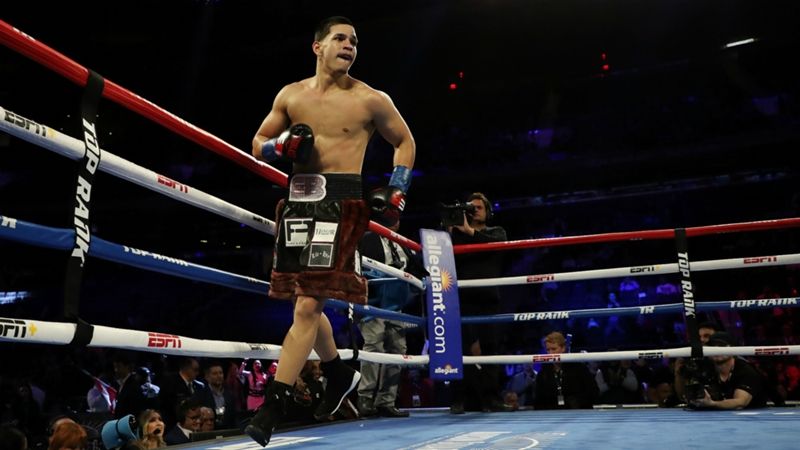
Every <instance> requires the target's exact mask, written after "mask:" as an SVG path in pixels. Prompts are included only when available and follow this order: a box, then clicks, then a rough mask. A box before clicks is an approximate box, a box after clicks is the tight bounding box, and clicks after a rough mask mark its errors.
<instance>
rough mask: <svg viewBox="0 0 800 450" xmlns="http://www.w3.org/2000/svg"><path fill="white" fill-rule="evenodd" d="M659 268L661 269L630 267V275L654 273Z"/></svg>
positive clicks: (654, 267) (656, 267)
mask: <svg viewBox="0 0 800 450" xmlns="http://www.w3.org/2000/svg"><path fill="white" fill-rule="evenodd" d="M660 268H661V266H645V267H631V273H648V272H655V271H657V270H658V269H660Z"/></svg>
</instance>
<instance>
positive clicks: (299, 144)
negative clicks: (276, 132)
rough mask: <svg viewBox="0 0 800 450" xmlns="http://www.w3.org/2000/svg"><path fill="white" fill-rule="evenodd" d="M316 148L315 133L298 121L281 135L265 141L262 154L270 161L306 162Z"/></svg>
mask: <svg viewBox="0 0 800 450" xmlns="http://www.w3.org/2000/svg"><path fill="white" fill-rule="evenodd" d="M313 149H314V133H313V132H312V131H311V127H309V126H308V125H306V124H303V123H298V124H297V125H294V126H292V128H289V129H288V130H286V131H284V132H283V133H281V135H280V136H278V137H276V138H272V139H268V140H266V141H264V143H263V144H262V145H261V156H262V157H263V158H264V159H266V160H267V161H269V162H273V161H277V160H279V159H280V160H281V161H289V162H293V163H297V164H305V163H307V162H308V159H309V158H310V157H311V150H313Z"/></svg>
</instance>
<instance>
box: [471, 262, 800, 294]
mask: <svg viewBox="0 0 800 450" xmlns="http://www.w3.org/2000/svg"><path fill="white" fill-rule="evenodd" d="M798 263H800V254H798V253H793V254H789V255H776V256H758V257H752V258H731V259H717V260H711V261H694V262H691V263H690V264H689V265H690V268H691V270H692V271H693V272H704V271H708V270H722V269H740V268H744V267H765V266H778V265H786V264H798ZM668 273H678V263H670V264H652V265H648V266H633V267H619V268H615V269H599V270H582V271H578V272H562V273H550V274H544V275H524V276H519V277H505V278H485V279H482V280H463V281H462V280H458V287H459V288H476V287H487V286H514V285H520V284H540V283H548V282H551V281H552V282H556V283H557V282H560V281H579V280H593V279H598V278H614V277H639V276H643V275H661V274H668Z"/></svg>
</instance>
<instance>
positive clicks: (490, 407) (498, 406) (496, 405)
mask: <svg viewBox="0 0 800 450" xmlns="http://www.w3.org/2000/svg"><path fill="white" fill-rule="evenodd" d="M513 411H514V407H513V406H509V405H506V404H504V403H503V402H501V401H500V400H493V401H491V402H488V404H486V405H484V407H483V412H513Z"/></svg>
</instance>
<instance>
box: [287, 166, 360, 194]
mask: <svg viewBox="0 0 800 450" xmlns="http://www.w3.org/2000/svg"><path fill="white" fill-rule="evenodd" d="M298 175H300V176H302V175H317V176H322V177H324V178H325V191H326V193H325V200H361V199H363V198H364V191H363V190H362V187H361V175H359V174H357V173H319V174H303V173H299V174H292V175H291V178H290V179H289V186H291V183H292V179H293V178H294V177H295V176H298Z"/></svg>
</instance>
